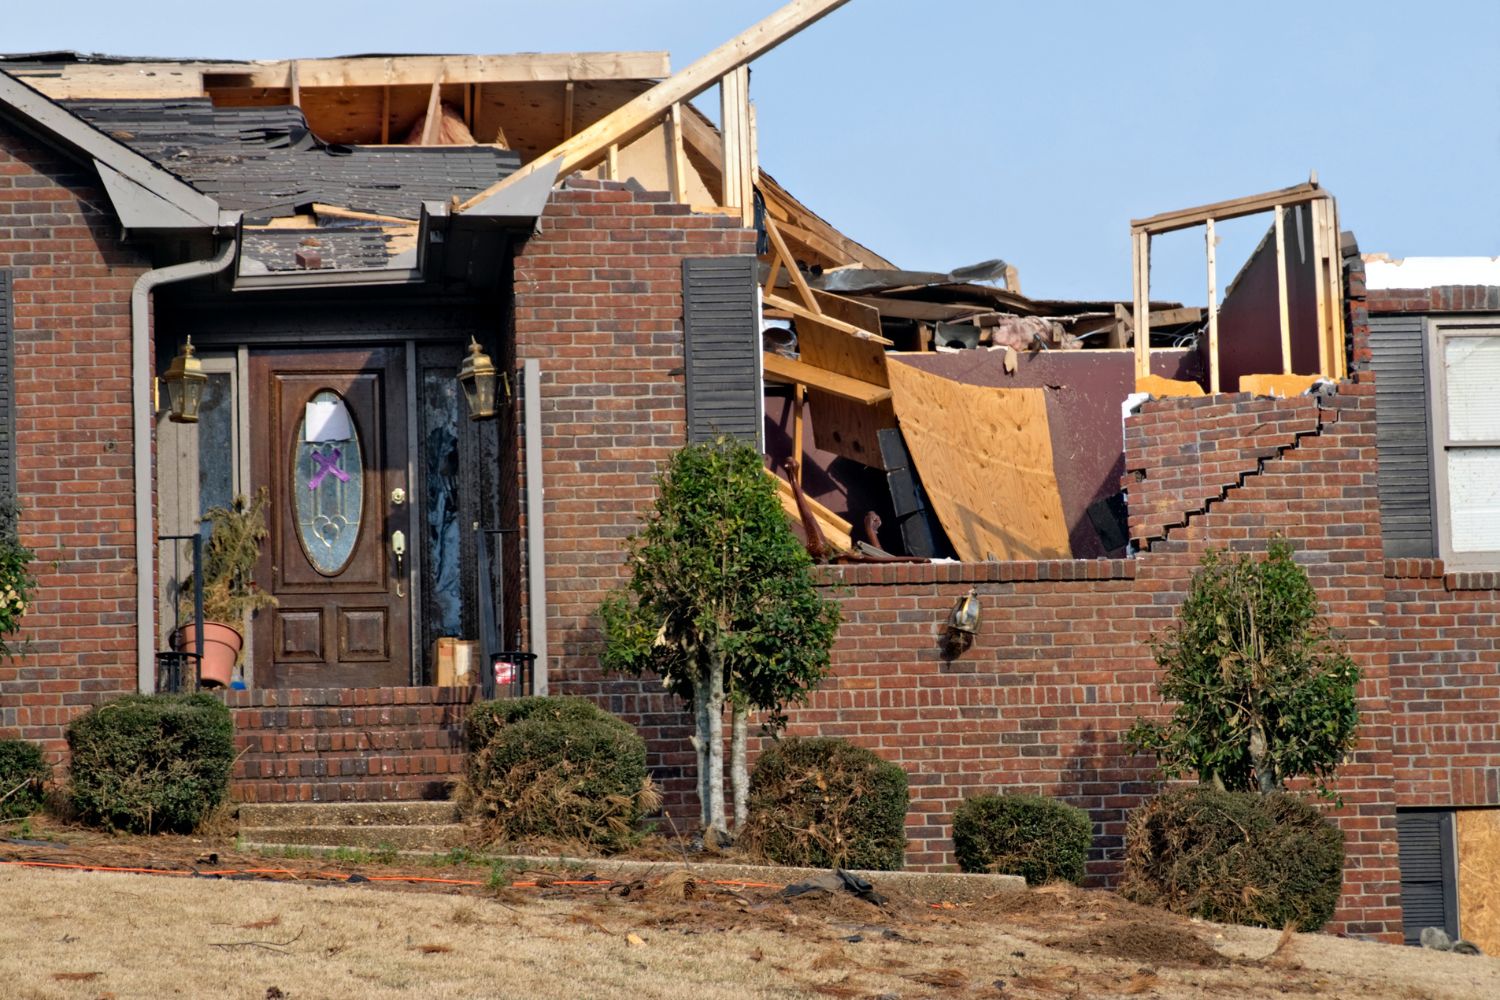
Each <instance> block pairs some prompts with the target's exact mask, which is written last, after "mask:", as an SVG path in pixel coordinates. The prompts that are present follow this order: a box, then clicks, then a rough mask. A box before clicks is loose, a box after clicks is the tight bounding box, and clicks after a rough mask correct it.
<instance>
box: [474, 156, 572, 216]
mask: <svg viewBox="0 0 1500 1000" xmlns="http://www.w3.org/2000/svg"><path fill="white" fill-rule="evenodd" d="M561 169H562V158H561V157H557V158H555V159H552V160H549V161H548V162H546V163H544V164H542V165H541V166H539V167H537V168H536V169H535V170H533V171H532V172H531V173H529V174H527V175H526V176H525V177H523V178H521V179H520V180H519V181H517V182H516V183H514V184H509V185H507V186H505V187H504V188H502V189H501V190H499V191H496V192H495V193H494V194H492V195H490V196H489V197H488V198H486V199H484V200H483V201H481V202H477V203H475V204H474V205H472V206H471V207H470V208H468V209H467V210H466V211H464V212H463V213H461V214H462V215H463V216H464V217H465V218H469V219H489V220H492V221H494V222H498V223H500V224H502V225H509V226H520V225H527V226H534V225H535V224H536V221H537V219H539V218H540V217H541V214H542V210H543V209H545V208H546V207H547V200H548V199H549V198H551V197H552V185H553V184H556V183H557V175H558V172H559V171H560V170H561Z"/></svg>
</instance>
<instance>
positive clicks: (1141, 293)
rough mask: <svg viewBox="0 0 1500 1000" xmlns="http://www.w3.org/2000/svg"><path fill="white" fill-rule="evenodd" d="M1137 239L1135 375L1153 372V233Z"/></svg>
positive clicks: (1140, 235) (1134, 236)
mask: <svg viewBox="0 0 1500 1000" xmlns="http://www.w3.org/2000/svg"><path fill="white" fill-rule="evenodd" d="M1133 239H1134V241H1135V268H1134V271H1135V315H1134V317H1133V321H1134V325H1135V376H1136V378H1145V377H1146V376H1147V375H1150V374H1151V235H1150V234H1149V233H1145V232H1137V233H1134V234H1133Z"/></svg>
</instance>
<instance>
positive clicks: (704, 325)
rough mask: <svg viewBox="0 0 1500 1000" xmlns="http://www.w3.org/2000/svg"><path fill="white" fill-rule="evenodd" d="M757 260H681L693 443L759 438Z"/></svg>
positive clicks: (736, 258)
mask: <svg viewBox="0 0 1500 1000" xmlns="http://www.w3.org/2000/svg"><path fill="white" fill-rule="evenodd" d="M755 267H756V265H755V258H754V257H690V258H688V259H686V260H684V261H683V262H682V297H683V329H684V335H685V337H686V345H685V351H684V353H685V354H686V375H687V426H688V440H689V441H691V442H697V441H708V440H711V439H713V438H715V437H717V436H719V435H720V434H727V435H730V436H731V437H736V438H739V439H740V440H742V441H748V442H750V443H752V444H755V443H757V442H759V440H760V423H761V405H762V402H761V383H760V379H761V375H760V329H759V326H758V322H757V320H758V316H759V305H758V299H757V289H756V283H755V277H756V269H755Z"/></svg>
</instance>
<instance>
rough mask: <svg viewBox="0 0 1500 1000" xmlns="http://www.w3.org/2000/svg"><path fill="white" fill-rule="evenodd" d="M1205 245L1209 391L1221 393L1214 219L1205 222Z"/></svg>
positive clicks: (1217, 243) (1216, 240)
mask: <svg viewBox="0 0 1500 1000" xmlns="http://www.w3.org/2000/svg"><path fill="white" fill-rule="evenodd" d="M1203 225H1204V228H1205V230H1206V231H1205V232H1204V234H1203V241H1204V246H1205V249H1206V252H1207V256H1208V391H1209V393H1210V394H1212V395H1215V396H1216V395H1218V394H1219V277H1218V266H1219V237H1218V235H1217V234H1215V232H1214V220H1213V219H1209V220H1207V221H1206V222H1205V223H1204V224H1203Z"/></svg>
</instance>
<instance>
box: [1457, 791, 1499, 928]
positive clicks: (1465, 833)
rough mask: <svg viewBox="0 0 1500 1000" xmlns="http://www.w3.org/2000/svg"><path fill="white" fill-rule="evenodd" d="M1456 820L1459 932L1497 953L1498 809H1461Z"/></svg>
mask: <svg viewBox="0 0 1500 1000" xmlns="http://www.w3.org/2000/svg"><path fill="white" fill-rule="evenodd" d="M1457 819H1458V933H1459V934H1460V935H1462V936H1463V937H1464V938H1466V939H1467V940H1469V941H1472V942H1474V943H1475V944H1476V945H1478V946H1479V950H1480V951H1482V952H1484V953H1485V954H1486V955H1495V954H1500V809H1461V810H1459V811H1458V814H1457Z"/></svg>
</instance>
